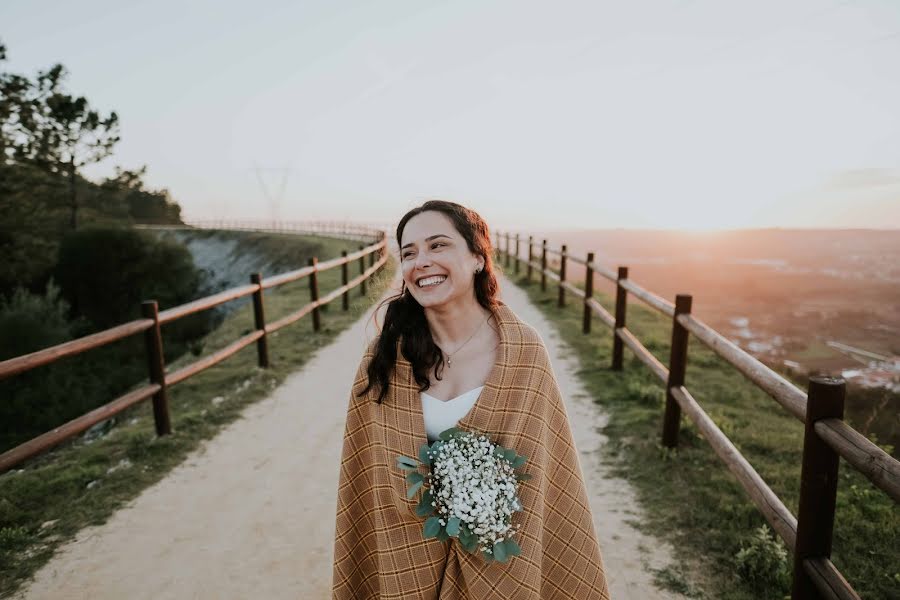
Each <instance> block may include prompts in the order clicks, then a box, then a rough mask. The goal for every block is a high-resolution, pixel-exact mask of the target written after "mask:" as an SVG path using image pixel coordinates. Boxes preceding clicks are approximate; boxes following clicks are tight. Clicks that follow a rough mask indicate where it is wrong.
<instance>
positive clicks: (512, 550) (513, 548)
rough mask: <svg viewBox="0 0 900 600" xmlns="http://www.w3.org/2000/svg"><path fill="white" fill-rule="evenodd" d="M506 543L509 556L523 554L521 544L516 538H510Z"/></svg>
mask: <svg viewBox="0 0 900 600" xmlns="http://www.w3.org/2000/svg"><path fill="white" fill-rule="evenodd" d="M503 543H504V544H505V545H506V554H507V555H509V556H519V555H520V554H522V549H521V548H520V547H519V544H517V543H516V540H514V539H512V538H509V539H508V540H506V541H505V542H503Z"/></svg>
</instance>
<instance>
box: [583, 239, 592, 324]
mask: <svg viewBox="0 0 900 600" xmlns="http://www.w3.org/2000/svg"><path fill="white" fill-rule="evenodd" d="M593 297H594V253H593V252H588V255H587V264H586V265H585V271H584V317H583V318H582V319H581V332H582V333H590V332H591V313H592V312H593V311H591V307H590V306H589V305H588V300H590V299H591V298H593Z"/></svg>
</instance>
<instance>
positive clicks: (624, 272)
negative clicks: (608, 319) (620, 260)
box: [612, 267, 628, 371]
mask: <svg viewBox="0 0 900 600" xmlns="http://www.w3.org/2000/svg"><path fill="white" fill-rule="evenodd" d="M623 279H628V267H619V272H618V274H617V275H616V326H615V328H614V329H613V358H612V370H613V371H621V370H622V353H623V350H624V344H622V338H620V337H619V336H618V335H616V329H618V328H619V327H625V314H626V310H627V309H628V290H626V289H625V288H623V287H622V280H623Z"/></svg>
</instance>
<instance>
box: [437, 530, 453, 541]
mask: <svg viewBox="0 0 900 600" xmlns="http://www.w3.org/2000/svg"><path fill="white" fill-rule="evenodd" d="M437 539H438V541H439V542H446V541H447V540H449V539H450V536H449V535H447V532H446V531H445V530H444V528H441V530H440V531H438V534H437Z"/></svg>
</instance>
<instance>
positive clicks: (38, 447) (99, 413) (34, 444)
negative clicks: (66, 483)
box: [0, 383, 160, 473]
mask: <svg viewBox="0 0 900 600" xmlns="http://www.w3.org/2000/svg"><path fill="white" fill-rule="evenodd" d="M159 388H160V386H159V385H158V384H155V383H152V384H149V385H145V386H143V387H139V388H138V389H136V390H132V391H130V392H128V393H127V394H124V395H122V396H119V397H118V398H116V399H115V400H113V401H112V402H109V403H107V404H104V405H103V406H100V407H97V408H95V409H94V410H92V411H91V412H89V413H85V414H83V415H81V416H80V417H77V418H75V419H72V420H71V421H69V422H68V423H66V424H64V425H60V426H59V427H57V428H56V429H53V430H51V431H48V432H47V433H43V434H41V435H39V436H37V437H36V438H32V439H30V440H28V441H27V442H25V443H24V444H20V445H18V446H16V447H15V448H13V449H11V450H7V451H6V452H4V453H3V454H0V473H4V472H6V471H8V470H9V469H11V468H12V467H14V466H16V465H17V464H19V463H20V462H22V461H24V460H28V459H29V458H31V457H32V456H36V455H38V454H41V453H42V452H45V451H47V450H49V449H50V448H53V447H54V446H57V445H58V444H60V443H62V442H64V441H65V440H67V439H69V438H70V437H72V436H74V435H78V434H79V433H81V432H82V431H85V430H87V429H90V428H91V427H93V426H94V425H96V424H97V423H100V422H101V421H105V420H107V419H109V418H110V417H112V416H113V415H116V414H118V413H120V412H122V411H123V410H125V409H126V408H128V407H129V406H133V405H135V404H137V403H139V402H142V401H144V400H146V399H147V398H149V397H150V396H152V395H153V394H155V393H156V392H158V391H159Z"/></svg>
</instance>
